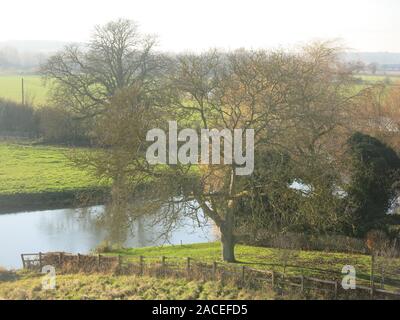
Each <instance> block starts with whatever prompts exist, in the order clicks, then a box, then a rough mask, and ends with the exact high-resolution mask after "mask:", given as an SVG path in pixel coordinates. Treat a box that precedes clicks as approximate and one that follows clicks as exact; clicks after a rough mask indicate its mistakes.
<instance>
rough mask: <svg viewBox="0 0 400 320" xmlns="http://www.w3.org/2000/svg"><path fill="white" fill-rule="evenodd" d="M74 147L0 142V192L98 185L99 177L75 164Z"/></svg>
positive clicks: (86, 187) (74, 188)
mask: <svg viewBox="0 0 400 320" xmlns="http://www.w3.org/2000/svg"><path fill="white" fill-rule="evenodd" d="M69 152H71V149H68V148H61V147H51V146H30V145H20V144H9V143H0V195H4V194H15V193H20V194H21V193H22V194H26V193H42V192H63V191H67V190H76V189H88V188H92V187H97V186H98V185H99V184H98V182H97V179H96V178H95V177H93V176H92V175H90V174H89V173H88V172H85V171H83V170H81V169H78V168H76V167H74V166H73V164H72V163H71V161H70V160H69V159H68V157H67V156H66V155H67V154H68V153H69Z"/></svg>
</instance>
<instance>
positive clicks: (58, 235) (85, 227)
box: [0, 206, 216, 269]
mask: <svg viewBox="0 0 400 320" xmlns="http://www.w3.org/2000/svg"><path fill="white" fill-rule="evenodd" d="M104 210H105V209H104V207H103V206H95V207H91V208H86V209H61V210H45V211H32V212H22V213H13V214H1V215H0V266H2V267H5V268H7V269H11V268H14V269H17V268H21V266H22V262H21V258H20V254H21V253H36V252H50V251H63V252H70V253H82V254H84V253H89V252H90V251H91V250H92V249H94V248H95V247H96V246H98V245H99V244H100V243H102V242H103V241H104V239H105V238H106V237H107V234H108V229H107V226H105V225H104V226H103V225H102V224H101V223H98V218H99V216H100V215H101V214H102V213H103V212H104ZM147 220H148V219H144V218H141V219H138V220H137V221H135V222H134V223H133V224H132V226H131V227H130V230H129V232H128V234H127V237H126V240H125V242H124V244H123V245H124V246H125V247H146V246H155V245H163V244H175V245H179V244H181V243H182V244H189V243H199V242H209V241H215V240H216V236H215V235H214V232H213V227H212V225H211V224H208V223H205V224H204V225H202V227H199V226H198V225H196V224H195V223H194V221H193V220H192V219H189V218H183V219H182V220H181V221H180V222H179V224H178V225H176V226H175V228H174V229H173V230H172V231H171V232H169V235H168V237H165V238H160V237H159V235H160V234H161V233H163V230H161V229H160V228H161V227H159V226H154V225H153V224H152V223H149V222H148V221H147Z"/></svg>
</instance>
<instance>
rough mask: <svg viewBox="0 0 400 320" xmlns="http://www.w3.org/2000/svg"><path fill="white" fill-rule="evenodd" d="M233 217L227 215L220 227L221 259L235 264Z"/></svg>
mask: <svg viewBox="0 0 400 320" xmlns="http://www.w3.org/2000/svg"><path fill="white" fill-rule="evenodd" d="M233 222H234V220H233V215H229V216H228V217H227V219H226V220H225V222H224V224H223V225H222V226H221V228H220V230H221V243H222V259H223V260H224V261H226V262H235V261H236V260H235V236H234V234H233V227H234V225H233Z"/></svg>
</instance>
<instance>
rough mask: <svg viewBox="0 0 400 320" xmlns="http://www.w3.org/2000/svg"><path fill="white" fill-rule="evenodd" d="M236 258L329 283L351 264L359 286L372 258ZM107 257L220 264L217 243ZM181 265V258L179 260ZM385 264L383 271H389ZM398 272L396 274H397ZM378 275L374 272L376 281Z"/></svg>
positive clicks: (267, 253) (253, 250)
mask: <svg viewBox="0 0 400 320" xmlns="http://www.w3.org/2000/svg"><path fill="white" fill-rule="evenodd" d="M235 252H236V259H237V261H238V264H239V265H245V266H248V267H251V268H255V269H261V270H270V271H278V272H285V273H286V274H289V275H290V274H291V275H301V274H303V275H304V276H312V277H318V278H322V279H329V280H341V279H342V277H343V275H342V273H341V271H342V268H343V266H345V265H351V266H354V267H355V269H356V276H357V279H358V284H360V285H361V284H363V285H368V284H369V281H370V275H371V257H370V256H368V255H363V254H349V253H340V252H323V251H298V250H285V249H277V248H264V247H254V246H247V245H237V246H236V250H235ZM108 254H119V255H122V256H124V257H126V258H127V259H132V260H135V259H137V258H138V257H139V256H144V257H145V259H148V260H152V259H160V257H161V256H165V257H167V258H168V257H177V258H185V257H191V258H194V259H198V260H200V261H207V262H212V261H221V246H220V243H218V242H215V243H202V244H192V245H182V246H181V245H178V246H164V247H150V248H133V249H119V250H114V251H112V252H111V253H108ZM182 261H183V262H184V259H182ZM392 263H393V264H394V265H393V267H394V268H395V267H396V265H397V267H398V266H399V265H400V261H399V259H397V260H393V261H392ZM390 271H391V270H390V267H389V265H387V270H386V272H390ZM397 273H398V272H397ZM379 277H380V274H379V273H378V272H377V274H376V278H379ZM393 281H394V282H396V283H397V284H398V283H400V282H399V281H400V275H397V276H396V277H392V278H391V277H390V276H387V279H386V282H387V284H388V285H389V286H390V283H394V282H393Z"/></svg>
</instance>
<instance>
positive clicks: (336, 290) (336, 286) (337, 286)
mask: <svg viewBox="0 0 400 320" xmlns="http://www.w3.org/2000/svg"><path fill="white" fill-rule="evenodd" d="M338 282H339V281H338V280H336V281H335V300H336V299H337V297H338V288H339V283H338Z"/></svg>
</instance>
